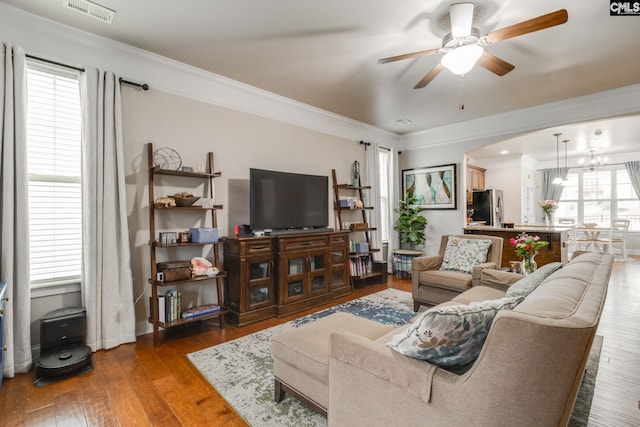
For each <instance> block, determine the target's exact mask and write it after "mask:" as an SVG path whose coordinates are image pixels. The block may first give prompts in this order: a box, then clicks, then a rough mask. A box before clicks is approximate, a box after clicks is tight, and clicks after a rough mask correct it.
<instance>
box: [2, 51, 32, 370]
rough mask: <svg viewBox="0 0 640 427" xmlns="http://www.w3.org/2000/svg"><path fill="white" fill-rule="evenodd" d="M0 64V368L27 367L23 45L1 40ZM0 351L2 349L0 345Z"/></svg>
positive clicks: (29, 361) (28, 307)
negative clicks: (0, 356)
mask: <svg viewBox="0 0 640 427" xmlns="http://www.w3.org/2000/svg"><path fill="white" fill-rule="evenodd" d="M2 54H3V55H2V69H1V70H0V80H1V82H2V85H1V86H0V91H1V93H0V128H1V131H2V134H1V135H0V137H1V138H2V141H1V145H0V180H1V181H2V195H1V196H2V201H1V202H0V203H1V206H0V215H1V216H2V218H0V220H1V222H2V228H1V231H0V245H1V246H0V258H1V261H0V280H3V281H6V282H7V295H6V296H7V297H8V298H9V299H8V301H7V303H6V305H5V307H6V310H5V313H4V326H3V333H4V339H5V344H6V346H7V351H6V352H5V353H4V368H3V372H2V373H3V374H4V376H6V377H13V376H14V375H15V374H16V373H20V372H27V371H28V370H29V369H30V368H31V365H32V359H31V332H30V331H31V322H30V318H31V291H30V277H29V216H28V203H27V200H28V199H27V191H28V175H27V135H26V133H27V132H26V129H27V125H26V116H27V82H26V62H25V54H24V51H23V50H22V49H21V48H19V47H17V46H12V45H7V44H2ZM0 351H2V349H1V348H0Z"/></svg>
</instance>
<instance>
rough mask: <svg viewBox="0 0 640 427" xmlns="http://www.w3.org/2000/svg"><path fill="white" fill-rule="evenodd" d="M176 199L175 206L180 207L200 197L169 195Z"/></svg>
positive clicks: (186, 205) (189, 204)
mask: <svg viewBox="0 0 640 427" xmlns="http://www.w3.org/2000/svg"><path fill="white" fill-rule="evenodd" d="M169 197H171V198H172V199H174V200H175V201H176V206H178V207H181V208H186V207H188V206H191V205H193V204H194V203H195V202H197V201H198V200H200V197H196V196H194V197H178V196H169Z"/></svg>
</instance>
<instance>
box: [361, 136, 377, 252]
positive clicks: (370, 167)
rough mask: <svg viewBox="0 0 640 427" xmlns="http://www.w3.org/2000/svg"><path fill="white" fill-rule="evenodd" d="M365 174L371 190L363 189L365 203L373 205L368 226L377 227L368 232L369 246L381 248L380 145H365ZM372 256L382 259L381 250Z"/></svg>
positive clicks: (369, 212)
mask: <svg viewBox="0 0 640 427" xmlns="http://www.w3.org/2000/svg"><path fill="white" fill-rule="evenodd" d="M365 149H366V152H365V165H364V166H365V176H366V180H367V181H366V184H364V183H363V185H368V186H370V187H371V190H365V191H364V193H365V198H366V201H365V205H367V206H374V207H375V209H372V210H370V211H368V215H369V217H368V218H367V219H368V221H369V226H370V227H375V228H376V229H378V231H377V232H372V233H370V236H369V238H370V243H371V247H372V248H375V249H382V239H381V238H380V231H379V230H381V229H382V223H381V222H380V211H379V209H378V207H379V206H380V156H379V155H378V152H379V151H380V145H379V144H377V143H375V142H372V143H371V144H370V145H369V146H366V145H365ZM373 258H374V259H375V260H376V261H381V260H382V251H380V252H378V253H374V254H373Z"/></svg>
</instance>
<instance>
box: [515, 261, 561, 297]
mask: <svg viewBox="0 0 640 427" xmlns="http://www.w3.org/2000/svg"><path fill="white" fill-rule="evenodd" d="M561 267H562V263H561V262H552V263H549V264H545V265H543V266H542V267H540V268H538V269H537V270H536V271H534V272H533V273H531V274H530V275H528V276H525V277H524V278H522V279H520V280H518V281H517V282H516V283H514V284H513V285H511V286H509V289H507V293H506V296H508V297H526V296H527V295H529V294H530V293H531V292H533V291H534V289H535V288H537V287H538V286H539V285H540V283H542V282H544V281H545V279H546V278H547V277H549V276H550V275H551V274H552V273H553V272H554V271H556V270H559V269H560V268H561Z"/></svg>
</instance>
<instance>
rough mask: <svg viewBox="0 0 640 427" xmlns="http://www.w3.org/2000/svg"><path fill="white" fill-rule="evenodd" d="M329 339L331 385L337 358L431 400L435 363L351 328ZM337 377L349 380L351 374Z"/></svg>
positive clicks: (423, 398)
mask: <svg viewBox="0 0 640 427" xmlns="http://www.w3.org/2000/svg"><path fill="white" fill-rule="evenodd" d="M330 342H331V344H330V346H331V347H330V348H331V350H330V357H329V377H330V380H329V385H330V386H331V384H332V379H331V362H332V360H333V359H336V360H338V361H340V362H342V363H345V364H347V365H349V366H351V367H353V368H354V369H360V370H362V371H364V372H363V374H364V375H372V376H375V377H377V378H379V379H381V380H383V381H385V382H388V383H390V384H393V385H394V386H396V387H398V388H400V389H401V390H403V391H405V392H406V393H408V394H411V395H413V396H415V397H416V398H418V399H420V400H422V401H423V402H429V400H430V398H431V381H432V380H433V374H434V372H435V370H436V368H437V367H436V366H435V365H432V364H430V363H429V362H425V361H421V360H417V359H413V358H411V357H408V356H404V355H402V354H400V353H398V352H396V351H394V350H392V349H390V348H389V347H387V346H386V345H384V344H382V343H379V342H377V341H373V340H370V339H368V338H365V337H362V336H360V335H356V334H354V333H351V332H348V331H341V330H339V331H336V332H334V333H332V334H331V338H330ZM336 379H337V378H336ZM338 380H339V381H340V380H342V381H348V378H342V379H338Z"/></svg>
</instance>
